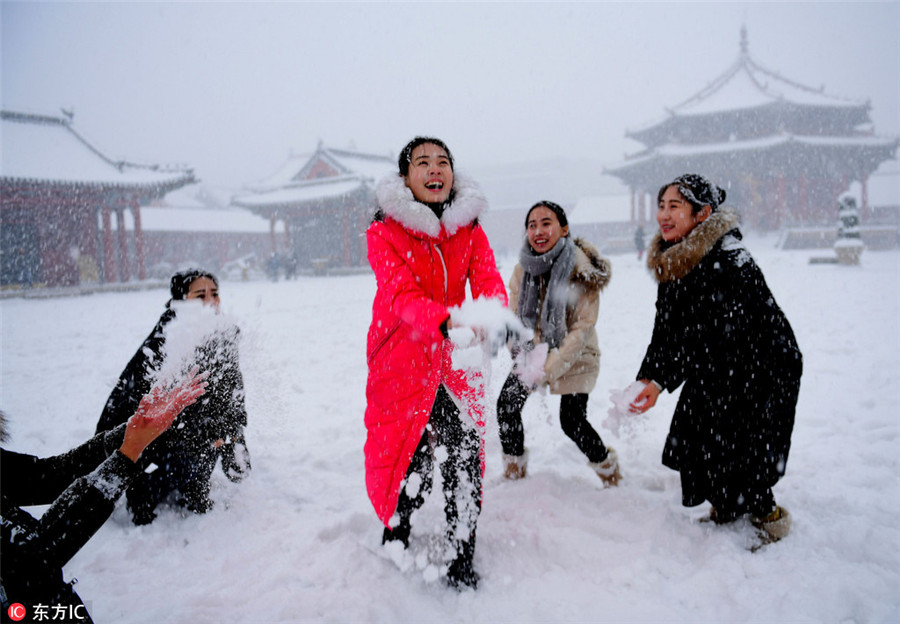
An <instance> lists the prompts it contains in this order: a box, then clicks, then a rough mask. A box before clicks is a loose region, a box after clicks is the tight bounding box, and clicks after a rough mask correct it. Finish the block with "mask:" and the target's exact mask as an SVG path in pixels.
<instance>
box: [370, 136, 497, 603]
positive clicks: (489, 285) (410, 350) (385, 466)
mask: <svg viewBox="0 0 900 624" xmlns="http://www.w3.org/2000/svg"><path fill="white" fill-rule="evenodd" d="M398 164H399V173H394V174H390V175H388V176H387V177H385V178H384V179H382V180H381V181H380V182H379V183H378V186H377V187H376V191H375V194H376V197H377V199H378V210H377V212H376V214H375V217H374V220H373V222H372V224H371V225H370V226H369V229H368V232H367V234H366V240H367V242H368V254H369V264H370V265H371V266H372V269H373V271H374V272H375V279H376V282H377V291H376V293H375V300H374V302H373V304H372V324H371V325H370V327H369V334H368V344H367V348H366V353H367V359H368V365H369V377H368V383H367V385H366V400H367V405H366V416H365V423H366V429H367V431H368V437H367V439H366V445H365V456H366V487H367V490H368V494H369V499H370V500H371V501H372V505H373V506H374V507H375V511H376V513H377V514H378V517H379V518H380V519H381V521H382V522H383V523H384V525H385V529H384V534H383V541H384V542H385V543H392V544H402V547H403V548H407V547H408V546H409V538H410V530H411V523H410V518H411V517H412V514H413V512H414V511H415V510H416V509H418V508H419V507H420V506H421V505H422V504H423V503H424V501H425V497H426V496H427V494H428V493H429V492H430V490H431V484H432V471H433V469H434V466H435V463H437V466H438V467H439V469H440V470H441V474H442V476H443V488H444V496H445V504H444V513H445V516H446V520H447V529H446V537H447V543H448V546H449V550H450V553H449V559H448V567H447V573H446V580H447V582H448V583H449V584H450V585H452V586H454V587H456V588H459V589H462V588H465V587H470V588H473V589H474V588H475V587H476V586H477V584H478V574H477V573H476V572H475V570H474V567H473V559H474V555H475V529H476V524H477V521H478V515H479V513H480V512H481V477H482V471H483V467H484V420H483V418H484V416H483V413H482V410H481V409H480V408H479V404H480V403H481V402H482V401H483V398H484V397H483V386H482V385H481V384H480V383H479V382H480V380H478V379H474V378H470V376H469V375H467V373H466V372H465V371H461V370H457V369H454V368H453V365H452V360H451V356H452V353H453V349H454V347H453V343H451V342H450V340H449V338H448V332H449V331H450V330H451V329H452V328H453V323H452V321H451V318H450V308H451V307H453V306H459V305H460V304H462V303H463V302H464V301H465V299H466V286H467V285H468V287H469V288H470V289H471V293H472V296H473V297H474V298H476V299H477V298H479V297H486V298H494V299H498V300H500V301H501V302H502V303H503V305H504V306H505V305H506V290H505V289H504V287H503V280H502V278H501V277H500V274H499V273H498V272H497V265H496V263H495V261H494V254H493V251H492V250H491V247H490V245H489V243H488V239H487V236H486V235H485V233H484V230H483V229H482V228H481V225H480V224H479V223H478V217H479V216H480V215H481V213H482V212H484V211H485V210H486V209H487V200H486V199H485V197H484V195H483V194H482V193H481V191H480V190H479V188H478V187H477V186H476V185H475V184H474V183H473V182H471V181H470V180H468V179H467V178H464V177H463V176H462V175H459V174H457V173H456V171H455V169H454V164H453V157H452V156H451V154H450V150H449V149H448V148H447V146H446V145H445V144H444V143H443V141H441V140H439V139H434V138H426V137H416V138H415V139H413V140H412V141H410V142H409V143H408V144H407V145H406V147H405V148H404V149H403V150H402V151H401V153H400V158H399V163H398Z"/></svg>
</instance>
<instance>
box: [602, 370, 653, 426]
mask: <svg viewBox="0 0 900 624" xmlns="http://www.w3.org/2000/svg"><path fill="white" fill-rule="evenodd" d="M646 385H647V384H645V383H643V382H640V381H635V382H633V383H631V385H629V386H628V387H627V388H625V389H624V390H610V392H609V400H610V401H612V404H613V406H612V407H611V408H609V412H607V413H608V414H609V417H608V418H607V419H606V420H604V421H603V426H604V427H606V428H607V429H609V430H610V431H612V432H613V433H615V434H616V435H618V433H619V428H620V427H621V426H622V422H623V421H624V419H625V418H629V417H634V412H633V411H632V410H631V404H632V403H633V402H634V400H635V399H636V398H637V396H638V395H639V394H640V393H641V391H642V390H643V389H644V388H645V387H646Z"/></svg>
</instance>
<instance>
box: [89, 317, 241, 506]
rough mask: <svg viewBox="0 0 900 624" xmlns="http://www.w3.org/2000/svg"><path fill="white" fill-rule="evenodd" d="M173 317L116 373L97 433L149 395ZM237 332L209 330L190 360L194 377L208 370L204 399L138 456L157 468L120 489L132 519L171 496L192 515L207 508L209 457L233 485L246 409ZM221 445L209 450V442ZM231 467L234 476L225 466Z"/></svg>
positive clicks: (121, 419) (162, 319)
mask: <svg viewBox="0 0 900 624" xmlns="http://www.w3.org/2000/svg"><path fill="white" fill-rule="evenodd" d="M175 316H176V312H175V310H173V309H167V310H166V311H165V312H163V314H162V316H160V318H159V321H158V322H157V324H156V326H155V327H154V328H153V331H151V332H150V335H149V336H147V338H146V340H144V342H143V344H142V345H141V347H140V348H139V349H138V350H137V352H136V353H135V354H134V356H133V357H132V358H131V361H129V362H128V365H127V366H126V367H125V370H124V371H122V375H121V376H120V377H119V381H118V382H117V383H116V386H115V388H113V390H112V392H111V393H110V396H109V399H108V400H107V402H106V405H105V407H104V409H103V413H102V414H101V415H100V421H99V422H98V424H97V431H104V430H107V429H109V428H112V427H115V426H116V425H118V424H119V423H122V422H125V421H126V420H127V419H128V417H129V416H131V414H133V413H134V411H135V409H136V408H137V405H138V403H140V400H141V397H143V396H144V395H145V394H146V393H147V392H149V391H150V389H151V385H152V382H153V377H154V374H155V373H156V372H157V371H158V370H159V368H160V367H161V366H162V363H163V362H162V360H163V358H164V350H165V342H166V330H167V327H168V326H169V324H170V323H171V322H172V321H173V320H174V319H175ZM237 339H238V329H237V327H231V328H230V329H228V330H226V331H222V332H216V333H215V334H214V335H213V336H212V337H211V338H210V339H209V340H208V341H207V342H206V343H204V344H203V345H202V346H200V347H199V348H198V349H197V351H196V354H195V363H196V364H198V365H199V366H200V369H201V371H207V372H209V378H208V384H209V385H208V387H207V390H206V394H205V395H204V396H203V397H201V398H200V400H198V401H197V402H196V403H194V404H193V405H190V406H188V407H186V408H185V410H184V411H183V412H182V413H181V415H180V416H179V417H178V418H177V419H176V420H175V422H174V423H173V424H172V426H171V427H170V428H169V429H168V430H167V431H166V432H164V433H163V434H162V435H161V436H160V437H159V438H158V439H157V440H156V441H154V442H153V443H152V444H151V445H150V446H148V447H147V449H146V450H145V451H144V453H143V454H142V455H141V463H142V464H149V463H151V462H152V463H154V464H156V465H157V466H158V468H157V470H155V471H154V472H152V473H150V474H149V475H142V476H141V477H140V478H138V479H137V480H136V481H135V483H134V484H133V485H132V486H131V488H130V489H129V491H128V495H127V498H128V506H129V509H131V511H132V513H143V514H144V516H145V517H144V521H149V520H150V518H149V517H147V516H148V515H150V514H152V511H153V509H154V508H155V507H156V505H157V503H159V502H160V501H161V500H162V499H163V498H164V497H165V496H166V495H167V494H168V492H170V491H172V490H176V489H177V490H179V491H180V492H181V494H182V502H183V503H184V504H186V505H187V506H188V507H190V508H192V509H193V510H194V511H205V509H206V508H207V507H208V504H209V501H208V494H209V479H210V476H211V474H212V471H213V469H214V468H215V465H216V461H217V459H218V458H219V457H220V456H221V457H222V464H223V469H225V471H226V474H227V475H228V476H229V478H231V479H233V480H238V479H239V478H240V476H242V475H241V474H240V468H241V467H244V468H246V467H249V466H248V465H246V466H245V465H244V464H243V462H246V460H247V459H248V458H247V457H244V458H243V461H242V462H236V461H235V457H234V455H235V453H236V450H235V449H236V448H238V449H239V450H238V451H237V452H239V453H243V452H245V449H246V447H245V442H244V427H245V426H246V424H247V410H246V408H245V405H244V382H243V377H242V375H241V370H240V366H239V363H238V349H237ZM219 439H221V440H224V441H225V445H223V446H222V447H221V448H219V449H216V448H215V447H214V442H215V441H216V440H219ZM237 464H240V465H238V466H237V472H236V471H235V470H232V469H231V468H233V467H235V466H236V465H237Z"/></svg>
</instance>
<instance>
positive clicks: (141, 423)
mask: <svg viewBox="0 0 900 624" xmlns="http://www.w3.org/2000/svg"><path fill="white" fill-rule="evenodd" d="M199 370H200V369H199V367H197V366H195V367H194V368H192V369H191V370H190V372H189V373H188V374H187V376H186V377H185V378H184V379H183V380H182V381H181V382H180V383H178V384H176V385H175V386H174V387H172V388H171V389H169V390H164V389H163V387H162V386H156V387H154V388H153V389H152V390H150V392H148V393H147V394H146V395H144V397H143V398H142V399H141V402H140V404H139V405H138V408H137V411H135V413H134V416H132V417H131V418H129V419H128V425H127V426H126V427H125V439H124V441H123V442H122V446H121V447H120V448H119V450H120V451H121V452H122V454H123V455H124V456H125V457H127V458H128V459H130V460H131V461H137V459H138V457H140V455H141V453H143V452H144V449H145V448H147V446H148V445H149V444H150V443H151V442H153V441H154V440H155V439H156V438H158V437H159V436H160V434H161V433H162V432H163V431H165V430H166V429H168V428H169V425H171V424H172V421H174V420H175V418H176V417H177V416H178V415H179V414H180V413H181V412H182V410H184V408H186V407H187V406H188V405H191V404H192V403H194V402H195V401H196V400H197V399H198V398H199V397H200V396H201V395H202V394H203V393H204V392H206V378H207V376H208V375H209V373H199V374H198V371H199Z"/></svg>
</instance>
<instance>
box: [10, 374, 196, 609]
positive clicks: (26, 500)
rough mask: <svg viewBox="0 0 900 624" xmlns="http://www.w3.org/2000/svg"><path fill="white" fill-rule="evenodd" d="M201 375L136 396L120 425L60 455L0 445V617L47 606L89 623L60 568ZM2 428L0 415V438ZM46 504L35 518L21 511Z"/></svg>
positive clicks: (106, 511)
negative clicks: (41, 454)
mask: <svg viewBox="0 0 900 624" xmlns="http://www.w3.org/2000/svg"><path fill="white" fill-rule="evenodd" d="M205 377H206V375H205V374H203V375H197V369H196V368H195V369H194V370H192V371H191V372H190V373H189V375H188V376H187V378H185V379H184V380H183V381H182V382H181V383H179V384H177V385H176V386H174V387H173V388H172V389H171V390H168V391H166V390H163V389H162V388H160V387H157V388H154V389H153V390H152V391H151V392H150V393H149V394H148V395H147V396H145V397H143V398H141V399H140V400H139V402H138V406H137V408H136V411H135V412H133V413H132V416H131V417H130V418H129V419H128V422H127V423H123V424H121V425H119V426H118V427H116V428H114V429H113V430H111V431H108V432H104V433H101V434H97V435H95V436H94V437H93V438H91V439H90V440H88V441H87V442H85V443H84V444H82V445H81V446H79V447H77V448H75V449H73V450H71V451H69V452H67V453H63V454H62V455H56V456H54V457H47V458H44V459H40V458H37V457H35V456H33V455H24V454H22V453H15V452H13V451H7V450H6V449H3V448H0V492H2V507H0V526H2V531H0V532H2V540H0V544H2V550H3V557H2V559H0V579H2V591H0V596H2V599H3V611H2V617H3V621H4V622H8V621H11V619H9V618H13V617H15V618H17V619H21V618H20V617H19V616H20V615H25V617H27V618H28V620H27V621H32V620H35V619H40V617H39V615H38V614H37V613H35V607H36V606H37V605H43V606H44V608H45V609H47V613H46V615H47V617H46V618H44V619H47V620H49V619H57V618H56V617H55V615H56V613H55V611H54V609H55V608H57V607H63V608H64V610H65V618H64V619H66V620H67V621H72V620H74V621H80V622H90V621H91V617H90V615H89V614H88V612H87V609H85V607H84V604H83V603H82V601H81V598H79V597H78V594H76V593H75V591H74V590H73V589H72V584H70V583H66V582H65V581H64V580H63V574H62V567H63V566H64V565H65V564H66V563H67V562H68V561H69V560H70V559H71V558H72V557H73V556H75V553H77V552H78V551H79V550H80V549H81V547H82V546H84V544H85V543H86V542H87V541H88V540H89V539H90V538H91V536H93V535H94V533H96V532H97V530H98V529H99V528H100V527H101V526H102V525H103V523H104V522H106V520H107V518H109V516H110V514H111V513H112V511H113V509H114V508H115V503H116V500H118V498H119V496H121V495H122V492H123V491H125V488H126V487H128V485H129V484H130V483H131V482H132V481H134V479H135V478H136V477H137V476H138V475H140V474H142V472H141V467H140V466H138V464H137V461H138V457H139V456H140V455H141V453H142V452H143V451H144V449H145V448H146V447H147V445H148V444H150V443H151V442H152V441H153V440H154V439H156V437H157V436H159V435H160V434H161V433H162V432H163V431H165V430H166V429H167V428H168V427H169V425H171V424H172V421H173V420H175V417H176V416H178V414H179V413H180V412H181V411H182V410H183V409H184V408H185V407H187V406H189V405H191V404H192V403H194V401H196V400H197V398H198V397H199V396H200V395H202V394H203V393H204V391H205V389H206V382H205V381H204V379H205ZM3 425H4V419H3V418H2V414H0V439H3V437H4V432H3ZM50 503H52V504H51V505H50V508H49V509H47V511H46V512H44V514H43V515H42V516H41V518H40V519H39V520H38V519H36V518H34V517H33V516H32V515H31V514H29V513H28V512H26V511H24V510H23V509H21V507H22V506H30V505H46V504H50Z"/></svg>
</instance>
